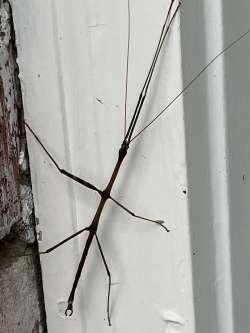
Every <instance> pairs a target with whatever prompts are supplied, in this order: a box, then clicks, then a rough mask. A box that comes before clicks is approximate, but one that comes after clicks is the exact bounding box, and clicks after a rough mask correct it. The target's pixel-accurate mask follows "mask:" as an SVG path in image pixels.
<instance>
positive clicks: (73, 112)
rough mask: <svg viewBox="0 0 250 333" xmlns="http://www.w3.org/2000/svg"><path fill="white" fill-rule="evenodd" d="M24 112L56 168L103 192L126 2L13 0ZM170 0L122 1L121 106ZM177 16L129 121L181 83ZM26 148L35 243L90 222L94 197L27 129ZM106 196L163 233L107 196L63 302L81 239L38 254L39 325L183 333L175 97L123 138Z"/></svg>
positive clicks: (113, 153) (184, 246)
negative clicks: (42, 321) (124, 151)
mask: <svg viewBox="0 0 250 333" xmlns="http://www.w3.org/2000/svg"><path fill="white" fill-rule="evenodd" d="M12 4H13V12H14V17H15V21H16V23H15V24H16V35H17V47H18V54H19V58H18V60H19V67H20V79H21V82H22V90H23V99H24V108H25V117H26V120H27V122H28V123H29V124H30V126H31V127H32V128H33V130H34V131H35V132H36V133H37V135H38V136H39V137H40V138H41V140H42V141H43V143H44V144H45V146H46V147H47V149H48V150H49V151H50V153H51V154H52V155H53V157H54V158H55V159H56V160H57V162H58V163H59V164H60V166H61V167H63V168H65V169H67V170H69V171H70V172H72V173H74V174H76V175H77V176H79V177H82V178H84V179H85V180H88V181H90V182H92V183H94V184H96V185H97V186H98V187H101V188H104V187H105V185H106V184H107V181H108V179H109V177H110V174H111V172H112V170H113V167H114V164H115V162H116V160H117V153H118V149H119V146H120V144H121V141H122V138H123V129H124V122H123V120H124V94H125V69H126V50H127V30H128V18H127V2H126V1H124V0H119V1H117V0H116V1H115V0H109V1H107V2H105V3H104V2H101V1H80V0H75V1H74V3H72V2H69V1H66V0H53V1H50V0H37V1H31V0H30V1H27V0H26V1H24V0H18V1H15V0H14V1H12ZM168 5H169V3H168V1H165V0H164V1H163V0H157V1H151V0H146V1H145V0H144V1H143V0H138V1H133V2H132V3H131V44H130V61H129V91H128V112H129V115H131V113H132V112H133V109H134V107H135V105H136V102H137V98H138V95H139V92H140V89H141V87H142V84H143V80H144V79H145V76H146V73H147V70H148V68H149V65H150V62H151V60H152V56H153V52H154V48H155V47H156V45H157V41H158V38H159V34H160V30H161V27H162V24H163V21H164V18H165V15H166V12H167V9H168ZM181 86H182V75H181V55H180V23H179V18H177V19H176V20H175V23H174V26H173V29H172V31H171V33H170V35H169V37H168V39H167V42H166V44H165V46H164V50H163V52H162V56H161V58H160V61H159V64H158V66H157V71H156V73H155V75H154V80H153V83H152V86H151V88H150V91H149V95H148V100H147V102H146V105H145V108H144V110H143V115H142V118H141V120H140V124H139V127H141V126H143V124H146V123H147V122H148V121H149V120H150V119H151V118H152V117H153V115H154V114H156V113H157V112H158V111H160V110H161V109H162V108H163V107H164V106H166V105H167V104H168V102H169V101H170V100H171V99H172V97H173V96H175V95H176V94H177V93H178V92H179V91H180V89H181ZM29 152H30V160H31V167H32V181H33V191H34V199H35V214H36V217H37V220H38V221H39V224H38V227H37V228H38V235H39V237H40V243H39V244H40V250H45V249H46V248H48V247H50V246H52V245H53V244H55V243H56V242H58V241H60V240H62V239H63V238H65V237H66V236H68V235H70V234H72V233H73V232H75V231H77V230H79V229H80V228H82V227H84V226H88V225H89V224H90V222H91V219H92V218H93V215H94V212H95V209H96V206H97V204H98V202H99V197H98V195H97V194H96V193H92V192H91V191H89V190H88V189H85V188H83V187H81V186H80V185H79V184H73V183H72V182H71V181H69V180H68V179H66V178H65V177H64V176H62V175H60V174H58V172H57V170H56V169H55V167H54V166H53V164H52V163H51V162H50V161H49V160H48V157H47V156H46V155H45V154H44V152H43V151H42V149H41V147H40V146H39V144H38V143H37V142H36V141H35V140H34V137H32V136H31V135H29ZM113 196H114V197H115V198H117V200H120V201H121V202H122V203H123V204H124V205H126V206H128V207H129V208H130V209H131V210H133V211H135V212H136V213H137V214H141V215H145V216H149V217H152V218H159V219H164V220H166V225H167V226H168V227H169V229H170V230H171V232H170V233H166V232H164V231H163V230H162V229H161V228H159V227H158V226H155V225H152V224H150V223H146V222H145V223H144V222H138V221H136V220H134V219H133V218H132V217H131V216H129V215H128V214H126V213H125V212H124V211H121V210H120V209H119V208H118V207H116V206H114V204H113V203H111V202H110V203H108V204H107V207H106V209H105V211H104V214H103V217H102V219H101V222H100V226H99V229H98V234H99V237H100V241H101V243H102V246H103V250H104V252H105V256H106V258H107V262H108V264H109V268H110V271H111V273H112V281H113V285H112V290H111V293H112V296H111V316H112V327H111V328H109V327H108V323H107V316H106V294H107V287H108V280H107V276H106V273H105V269H104V266H103V263H102V261H101V257H100V254H99V252H98V248H97V246H96V244H93V246H92V247H91V251H90V253H89V258H88V260H87V263H86V266H85V267H84V272H83V275H82V278H81V280H80V284H79V287H78V289H77V294H76V299H75V305H74V315H73V316H72V317H70V318H65V316H64V310H65V301H66V300H67V298H68V295H69V292H70V289H71V286H72V282H73V278H74V274H75V271H76V268H77V264H78V262H79V259H80V255H81V251H82V249H83V246H84V240H85V239H86V236H81V237H79V238H78V239H75V240H74V241H72V242H70V243H68V244H67V245H65V246H63V247H61V248H60V249H58V250H56V251H55V252H53V253H51V254H49V255H46V256H42V257H41V260H42V271H43V283H44V291H45V303H46V311H47V323H48V330H49V332H52V333H57V332H60V333H63V332H69V331H72V332H76V333H78V332H79V333H80V332H81V333H82V332H83V333H86V332H88V333H95V332H119V333H125V332H138V333H139V332H143V333H146V332H148V333H151V332H167V333H170V332H183V333H184V332H185V333H193V332H194V330H195V328H194V317H193V296H192V280H191V278H192V276H191V261H190V245H189V241H190V240H189V228H188V213H187V178H186V157H185V136H184V121H183V108H182V99H179V100H178V101H177V102H176V103H175V105H173V106H172V107H171V109H170V110H169V112H167V113H166V114H165V116H164V117H162V119H161V120H160V121H158V122H157V123H156V124H155V125H154V126H152V128H150V129H149V130H147V131H146V132H145V134H144V135H142V136H141V137H139V138H138V140H135V141H134V142H133V144H131V148H130V151H129V156H128V157H127V160H126V161H125V162H124V165H123V167H122V170H121V173H120V175H119V178H118V180H117V183H116V185H115V188H114V191H113Z"/></svg>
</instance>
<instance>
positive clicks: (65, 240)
mask: <svg viewBox="0 0 250 333" xmlns="http://www.w3.org/2000/svg"><path fill="white" fill-rule="evenodd" d="M88 230H89V227H87V228H83V229H81V230H79V231H77V232H75V233H74V234H73V235H71V236H69V237H67V238H65V239H64V240H62V241H61V242H59V243H57V244H55V245H54V246H52V247H50V248H49V249H47V250H45V251H42V252H39V254H46V253H50V252H52V251H54V250H55V249H57V248H58V247H59V246H61V245H63V244H65V243H67V242H68V241H70V240H71V239H72V238H74V237H76V236H78V235H80V234H81V233H83V232H84V231H88Z"/></svg>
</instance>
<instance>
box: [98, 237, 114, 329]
mask: <svg viewBox="0 0 250 333" xmlns="http://www.w3.org/2000/svg"><path fill="white" fill-rule="evenodd" d="M95 238H96V241H97V245H98V248H99V250H100V253H101V256H102V261H103V263H104V266H105V269H106V272H107V275H108V279H109V287H108V299H107V316H108V322H109V326H111V320H110V288H111V274H110V271H109V268H108V265H107V262H106V259H105V257H104V253H103V250H102V247H101V244H100V242H99V239H98V237H97V234H96V233H95Z"/></svg>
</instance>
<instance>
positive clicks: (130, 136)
mask: <svg viewBox="0 0 250 333" xmlns="http://www.w3.org/2000/svg"><path fill="white" fill-rule="evenodd" d="M174 4H176V8H173V7H174ZM179 6H180V4H179V3H178V2H177V1H175V0H172V1H171V4H170V8H169V10H168V13H167V18H166V21H165V24H164V26H163V29H162V33H161V37H160V39H159V42H158V46H157V49H156V52H155V56H154V58H153V61H152V64H151V67H150V69H149V72H148V76H147V78H146V80H145V84H144V86H143V89H142V93H141V94H140V97H139V100H138V103H137V106H136V109H135V112H134V115H133V117H132V120H131V122H130V124H129V126H128V128H126V126H125V129H126V130H125V136H124V140H123V142H122V144H121V148H120V150H119V157H118V161H117V164H116V166H115V168H114V171H113V173H112V175H111V178H110V181H109V182H108V185H107V187H106V188H105V189H104V190H101V189H99V188H98V187H96V186H95V185H93V184H92V183H89V182H87V181H85V180H83V179H81V178H78V177H77V176H75V175H73V174H71V173H69V172H68V171H66V170H64V169H62V168H61V167H60V166H59V165H58V163H57V162H56V160H55V159H54V157H52V155H51V154H50V153H49V152H48V150H47V149H46V148H45V146H44V145H43V143H42V142H41V140H40V139H39V138H38V136H37V135H36V134H35V132H34V131H33V129H32V128H31V127H30V126H29V124H27V123H26V126H27V128H28V129H29V130H30V132H31V133H32V134H33V136H34V137H35V138H36V140H37V141H38V142H39V144H40V145H41V147H42V148H43V150H44V151H45V153H46V154H47V156H48V158H49V159H50V160H51V161H52V163H53V164H54V166H55V167H56V168H57V170H58V171H59V172H60V173H62V174H63V175H65V176H66V177H68V178H71V179H72V180H74V181H76V182H78V183H80V184H81V185H83V186H85V187H87V188H89V189H90V190H93V191H95V192H97V193H98V194H99V195H100V196H101V200H100V203H99V206H98V208H97V211H96V214H95V216H94V219H93V221H92V223H91V224H90V226H89V227H87V228H84V229H82V230H79V231H78V232H77V233H75V234H73V235H71V236H70V237H68V238H66V239H65V240H63V241H61V242H60V243H58V244H56V245H55V246H53V247H51V248H49V249H48V250H47V251H45V252H44V253H49V252H51V251H53V250H54V249H56V248H57V247H59V246H60V245H62V244H64V243H65V242H67V241H69V240H70V239H72V238H73V237H76V236H77V235H79V234H80V233H82V232H84V231H86V232H88V233H89V235H88V239H87V242H86V245H85V248H84V251H83V255H82V258H81V261H80V263H79V267H78V270H77V273H76V276H75V280H74V283H73V287H72V290H71V293H70V296H69V299H68V306H67V309H66V310H65V314H66V315H69V316H70V315H72V313H73V301H74V295H75V291H76V288H77V284H78V281H79V278H80V276H81V271H82V268H83V266H84V263H85V260H86V258H87V255H88V250H89V248H90V246H91V243H92V241H93V239H94V238H96V241H97V245H98V248H99V250H100V253H101V256H102V259H103V262H104V265H105V268H106V271H107V274H108V277H109V288H108V299H107V315H108V321H109V325H111V321H110V304H109V303H110V286H111V276H110V272H109V269H108V266H107V263H106V259H105V257H104V254H103V251H102V247H101V245H100V242H99V239H98V237H97V227H98V223H99V219H100V216H101V212H102V209H103V207H104V205H105V203H106V201H107V200H108V199H110V200H112V201H113V202H114V203H116V204H117V205H119V206H120V207H121V208H123V209H125V210H126V211H127V212H128V213H130V214H131V215H134V216H135V217H137V218H141V219H144V220H147V221H149V222H152V223H155V224H158V225H159V226H161V227H162V228H164V229H165V231H169V230H168V229H167V228H166V227H165V226H164V225H163V223H162V221H158V220H152V219H148V218H144V217H141V216H137V215H135V214H134V213H132V212H131V211H130V210H128V209H127V208H126V207H124V206H123V205H122V204H120V203H119V202H118V201H117V200H115V199H114V198H113V197H111V194H110V193H111V189H112V187H113V184H114V182H115V179H116V177H117V175H118V172H119V169H120V167H121V164H122V162H123V160H124V158H125V156H126V154H127V151H128V148H129V145H130V143H131V142H132V141H133V140H134V139H135V138H136V137H138V135H139V134H141V133H142V131H143V130H144V129H146V128H147V127H148V126H149V125H150V124H152V122H150V124H149V125H147V126H146V127H145V128H144V129H143V130H142V131H140V132H139V133H138V134H134V130H135V127H136V124H137V121H138V118H139V115H140V112H141V110H142V106H143V102H144V100H145V98H146V94H147V89H148V87H149V84H150V82H151V78H152V75H153V73H154V68H155V65H156V63H157V59H158V56H159V54H160V51H161V49H162V46H163V42H164V39H165V37H166V35H167V33H168V31H169V28H170V27H171V25H172V23H173V21H174V18H175V16H176V13H177V11H178V9H179ZM224 51H225V50H224ZM224 51H223V52H224ZM209 65H210V64H209ZM205 69H206V68H205ZM200 74H201V73H199V75H200ZM196 78H197V77H195V79H196ZM192 82H193V81H192ZM192 82H190V85H191V84H192ZM187 88H188V86H186V87H185V88H184V89H187ZM182 92H183V91H182ZM182 92H181V93H182ZM179 96H180V95H178V96H177V97H176V98H175V99H174V100H176V99H177V98H178V97H179ZM174 100H173V101H174ZM173 101H172V102H171V104H172V103H173ZM165 110H166V108H165V109H164V110H163V111H162V112H161V113H160V114H159V115H158V116H157V117H159V116H160V115H161V114H162V113H163V112H164V111H165ZM156 119H157V118H155V119H154V120H156ZM154 120H153V121H154Z"/></svg>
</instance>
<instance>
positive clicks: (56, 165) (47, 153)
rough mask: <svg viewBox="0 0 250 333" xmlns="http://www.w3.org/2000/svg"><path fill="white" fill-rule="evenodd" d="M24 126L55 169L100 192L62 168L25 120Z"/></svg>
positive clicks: (99, 191)
mask: <svg viewBox="0 0 250 333" xmlns="http://www.w3.org/2000/svg"><path fill="white" fill-rule="evenodd" d="M25 126H26V127H27V128H28V129H29V131H30V133H31V134H32V135H33V136H34V138H35V139H36V140H37V142H38V143H39V144H40V146H41V147H42V149H43V150H44V152H45V153H46V155H47V156H48V157H49V159H50V160H51V162H52V163H53V164H54V166H55V167H56V168H57V170H58V171H59V172H60V173H61V174H63V175H64V176H66V177H69V178H71V179H73V180H74V181H76V182H77V183H79V184H81V185H83V186H85V187H87V188H89V189H91V190H93V191H96V192H98V193H99V194H101V192H102V191H101V190H100V189H99V188H97V187H96V186H95V185H93V184H91V183H89V182H87V181H86V180H84V179H81V178H79V177H77V176H75V175H73V174H72V173H70V172H68V171H67V170H64V169H62V168H61V167H60V166H59V164H58V163H57V162H56V160H55V159H54V158H53V157H52V155H51V154H50V153H49V152H48V150H47V149H46V148H45V146H44V144H43V143H42V141H41V140H40V139H39V137H38V136H37V135H36V133H35V132H34V131H33V129H32V128H31V127H30V126H29V124H28V123H27V122H25Z"/></svg>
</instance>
